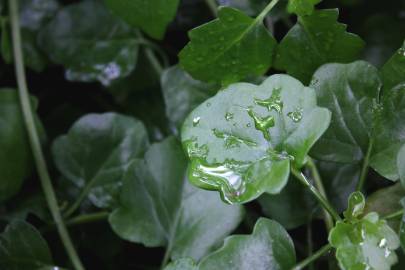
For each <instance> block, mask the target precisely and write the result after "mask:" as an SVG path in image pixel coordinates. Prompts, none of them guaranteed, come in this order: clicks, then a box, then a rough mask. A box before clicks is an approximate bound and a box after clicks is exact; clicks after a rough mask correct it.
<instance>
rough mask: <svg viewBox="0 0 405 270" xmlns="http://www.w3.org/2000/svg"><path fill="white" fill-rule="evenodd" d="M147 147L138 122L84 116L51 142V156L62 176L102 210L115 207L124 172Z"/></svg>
mask: <svg viewBox="0 0 405 270" xmlns="http://www.w3.org/2000/svg"><path fill="white" fill-rule="evenodd" d="M148 145H149V142H148V136H147V133H146V129H145V127H144V125H143V124H142V122H140V121H139V120H137V119H134V118H131V117H128V116H123V115H120V114H116V113H104V114H88V115H85V116H83V117H82V118H80V119H79V120H77V121H76V122H75V123H74V124H73V126H72V127H71V128H70V130H69V132H68V133H67V134H66V135H63V136H61V137H59V138H57V139H56V140H55V141H54V143H53V145H52V153H53V158H54V161H55V164H56V166H57V168H58V169H59V171H60V172H61V173H62V175H63V176H64V177H66V178H67V179H69V180H70V181H71V182H73V183H74V184H75V185H76V186H77V187H79V188H80V189H82V191H83V190H85V191H88V192H89V193H88V198H89V199H90V200H91V202H92V203H93V204H94V205H96V206H97V207H102V208H104V207H112V206H113V205H115V204H116V200H117V197H118V192H119V190H120V187H121V185H122V178H123V175H124V172H125V171H126V169H127V167H128V166H129V165H130V163H131V162H132V160H133V159H135V158H139V157H142V156H143V153H144V152H145V150H146V149H147V147H148Z"/></svg>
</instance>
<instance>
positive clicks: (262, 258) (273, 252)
mask: <svg viewBox="0 0 405 270" xmlns="http://www.w3.org/2000/svg"><path fill="white" fill-rule="evenodd" d="M294 264H295V251H294V244H293V242H292V240H291V238H290V236H289V235H288V233H287V232H286V231H285V229H284V228H283V227H282V226H281V225H280V224H278V223H277V222H275V221H272V220H269V219H266V218H260V219H259V220H258V221H257V222H256V225H255V227H254V229H253V233H252V234H251V235H234V236H230V237H228V238H227V239H226V240H225V243H224V245H223V246H222V247H221V248H220V249H219V250H217V251H216V252H214V253H212V254H211V255H209V256H208V257H206V258H204V259H203V260H202V261H201V263H200V264H199V268H198V269H199V270H212V269H232V270H246V269H255V270H276V269H277V270H289V269H292V267H293V266H294Z"/></svg>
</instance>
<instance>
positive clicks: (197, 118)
mask: <svg viewBox="0 0 405 270" xmlns="http://www.w3.org/2000/svg"><path fill="white" fill-rule="evenodd" d="M200 120H201V117H199V116H198V117H194V119H193V127H196V126H197V125H198V124H199V123H200Z"/></svg>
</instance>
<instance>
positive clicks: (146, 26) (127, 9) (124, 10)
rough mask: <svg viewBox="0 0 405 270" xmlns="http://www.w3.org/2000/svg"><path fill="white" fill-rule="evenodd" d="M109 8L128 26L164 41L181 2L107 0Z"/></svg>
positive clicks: (167, 0) (172, 0)
mask: <svg viewBox="0 0 405 270" xmlns="http://www.w3.org/2000/svg"><path fill="white" fill-rule="evenodd" d="M105 3H106V4H107V6H108V7H109V8H110V9H111V10H112V11H113V12H114V13H115V14H117V15H118V16H119V17H121V18H122V19H123V20H124V21H126V22H127V23H128V24H130V25H132V26H134V27H139V28H141V29H142V30H143V31H145V32H146V33H147V34H148V35H150V36H151V37H153V38H156V39H162V38H163V36H164V34H165V31H166V27H167V25H168V24H169V22H171V21H172V20H173V19H174V17H175V16H176V11H177V6H178V5H179V0H148V1H144V0H105Z"/></svg>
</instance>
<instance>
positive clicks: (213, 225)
mask: <svg viewBox="0 0 405 270" xmlns="http://www.w3.org/2000/svg"><path fill="white" fill-rule="evenodd" d="M186 168H187V161H186V158H185V156H184V154H183V151H182V149H181V145H180V143H178V142H177V141H176V139H175V138H173V137H170V138H168V139H166V140H164V141H163V142H161V143H157V144H154V145H152V146H151V147H150V148H149V150H148V151H147V152H146V154H145V159H144V160H141V161H137V162H135V163H134V164H133V165H132V166H131V167H130V169H129V170H128V172H127V174H126V176H125V181H124V187H123V189H122V193H121V199H120V207H119V208H118V209H116V210H115V211H114V212H113V213H112V214H111V215H110V218H109V221H110V224H111V226H112V228H113V230H114V231H115V232H116V233H117V234H118V235H119V236H120V237H122V238H124V239H126V240H129V241H132V242H140V243H143V244H144V245H146V246H148V247H156V246H166V247H167V248H168V251H167V252H169V254H170V255H171V258H173V259H176V258H181V257H192V258H194V259H196V260H198V259H200V258H202V257H203V256H204V255H206V254H207V253H208V252H209V251H210V249H212V248H213V246H214V245H216V244H218V242H220V241H222V240H223V238H224V237H225V236H227V235H228V234H229V233H231V232H232V230H233V229H235V227H236V226H237V225H238V224H239V222H240V221H241V218H242V213H243V211H242V210H243V209H242V208H241V207H240V206H229V205H226V204H225V203H223V202H222V201H221V200H219V199H218V198H217V197H216V196H215V195H214V194H212V193H210V192H207V191H203V190H200V189H197V188H195V187H193V186H191V185H189V184H188V182H187V181H186V178H185V174H186ZM145 209H148V211H145ZM202 217H204V218H202Z"/></svg>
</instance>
